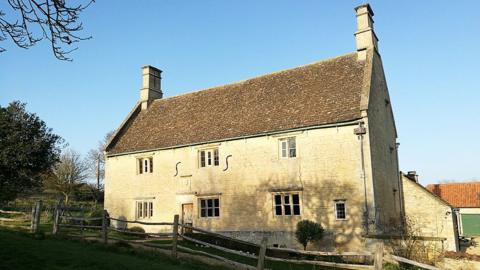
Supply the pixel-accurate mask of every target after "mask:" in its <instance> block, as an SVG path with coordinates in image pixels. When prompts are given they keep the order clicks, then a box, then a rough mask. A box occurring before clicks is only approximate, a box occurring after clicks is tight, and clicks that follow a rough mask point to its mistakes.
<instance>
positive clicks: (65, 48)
mask: <svg viewBox="0 0 480 270" xmlns="http://www.w3.org/2000/svg"><path fill="white" fill-rule="evenodd" d="M66 1H67V0H8V1H7V2H8V4H9V5H10V7H11V8H12V16H7V13H6V11H4V10H0V42H1V41H5V40H7V39H10V40H12V41H13V43H15V44H16V45H17V46H18V47H20V48H23V49H28V48H30V47H32V46H34V45H35V44H36V43H37V42H39V41H41V40H43V39H46V40H48V41H49V42H50V44H51V48H52V51H53V54H54V55H55V57H56V58H57V59H59V60H66V61H72V59H71V58H69V57H68V54H69V53H71V52H72V51H75V50H76V49H78V47H76V46H75V44H76V43H78V42H79V41H82V40H87V39H90V38H92V37H91V36H87V37H82V36H81V35H79V34H80V32H81V31H82V30H83V25H82V23H81V22H80V18H79V15H80V14H81V13H82V12H83V11H84V10H85V9H86V8H88V7H89V6H90V5H91V4H92V3H93V2H95V0H85V1H86V4H79V5H76V6H73V5H72V6H69V5H67V4H66ZM4 51H5V48H3V47H1V46H0V53H1V52H4Z"/></svg>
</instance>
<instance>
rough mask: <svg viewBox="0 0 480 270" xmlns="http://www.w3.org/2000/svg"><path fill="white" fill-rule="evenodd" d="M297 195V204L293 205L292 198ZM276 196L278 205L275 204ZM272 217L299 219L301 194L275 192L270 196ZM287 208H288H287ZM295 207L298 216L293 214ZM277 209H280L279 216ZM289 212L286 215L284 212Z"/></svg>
mask: <svg viewBox="0 0 480 270" xmlns="http://www.w3.org/2000/svg"><path fill="white" fill-rule="evenodd" d="M295 195H297V197H298V203H294V201H295V200H294V196H295ZM277 196H280V204H277ZM287 196H288V203H286V200H285V199H286V197H287ZM272 204H273V215H274V216H275V217H300V216H302V208H303V205H302V194H301V192H275V193H273V194H272ZM287 206H288V208H287ZM295 206H297V207H298V212H299V213H298V214H295ZM277 207H280V209H281V214H277ZM285 209H289V210H288V211H289V212H290V214H289V215H287V214H286V212H287V211H286V210H285Z"/></svg>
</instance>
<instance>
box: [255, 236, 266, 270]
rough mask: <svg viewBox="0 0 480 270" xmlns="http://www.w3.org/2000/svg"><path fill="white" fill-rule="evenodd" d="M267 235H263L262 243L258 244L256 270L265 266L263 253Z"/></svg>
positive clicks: (260, 269)
mask: <svg viewBox="0 0 480 270" xmlns="http://www.w3.org/2000/svg"><path fill="white" fill-rule="evenodd" d="M267 241H268V239H267V237H266V236H264V237H263V239H262V244H261V245H260V251H259V252H258V263H257V270H263V268H264V267H265V253H266V252H267Z"/></svg>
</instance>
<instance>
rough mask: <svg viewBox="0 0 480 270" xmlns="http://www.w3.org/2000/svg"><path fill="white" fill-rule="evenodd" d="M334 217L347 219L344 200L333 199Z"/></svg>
mask: <svg viewBox="0 0 480 270" xmlns="http://www.w3.org/2000/svg"><path fill="white" fill-rule="evenodd" d="M335 218H336V219H337V220H345V219H347V208H346V204H345V201H344V200H338V201H335Z"/></svg>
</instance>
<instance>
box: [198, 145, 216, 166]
mask: <svg viewBox="0 0 480 270" xmlns="http://www.w3.org/2000/svg"><path fill="white" fill-rule="evenodd" d="M199 163H200V167H210V166H218V165H219V164H220V160H219V155H218V148H213V149H205V150H200V151H199Z"/></svg>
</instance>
